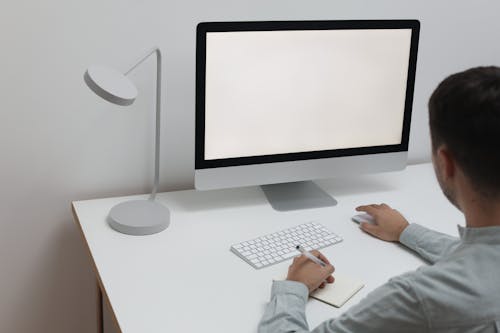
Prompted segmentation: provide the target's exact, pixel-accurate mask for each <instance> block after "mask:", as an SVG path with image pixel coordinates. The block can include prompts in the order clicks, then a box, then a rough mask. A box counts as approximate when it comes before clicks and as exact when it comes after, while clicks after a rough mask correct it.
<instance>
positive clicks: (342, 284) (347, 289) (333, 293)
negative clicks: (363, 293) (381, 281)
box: [311, 274, 365, 308]
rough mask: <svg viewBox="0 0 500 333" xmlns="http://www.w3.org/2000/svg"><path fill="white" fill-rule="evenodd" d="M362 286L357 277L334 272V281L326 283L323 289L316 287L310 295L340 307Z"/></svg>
mask: <svg viewBox="0 0 500 333" xmlns="http://www.w3.org/2000/svg"><path fill="white" fill-rule="evenodd" d="M364 286H365V284H364V283H363V282H362V281H360V280H358V279H354V278H351V277H347V276H342V275H338V274H335V282H334V283H327V284H326V285H325V288H323V289H319V288H318V289H317V290H315V291H314V292H313V293H312V294H311V297H312V298H314V299H317V300H318V301H322V302H325V303H327V304H330V305H333V306H334V307H336V308H340V307H341V306H342V305H344V304H345V302H347V301H348V300H349V299H350V298H351V297H352V296H354V295H355V294H356V293H357V292H358V291H360V290H361V288H363V287H364Z"/></svg>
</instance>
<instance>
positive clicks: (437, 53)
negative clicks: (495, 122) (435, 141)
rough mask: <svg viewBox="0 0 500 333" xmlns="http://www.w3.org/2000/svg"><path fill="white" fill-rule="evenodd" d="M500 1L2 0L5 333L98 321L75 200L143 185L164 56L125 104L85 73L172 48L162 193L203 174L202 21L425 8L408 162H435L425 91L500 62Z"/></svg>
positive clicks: (389, 13)
mask: <svg viewBox="0 0 500 333" xmlns="http://www.w3.org/2000/svg"><path fill="white" fill-rule="evenodd" d="M499 12H500V2H498V1H494V0H491V1H487V0H476V1H465V0H459V1H458V0H441V1H430V0H427V1H414V0H413V1H409V0H378V1H376V0H365V1H362V0H345V1H340V0H316V1H307V0H301V1H299V0H248V1H242V0H239V1H238V0H211V1H206V0H204V1H202V0H197V1H195V0H182V1H172V0H170V1H165V0H164V1H160V0H149V1H148V0H147V1H139V0H121V1H118V0H108V1H95V0H87V1H62V0H46V1H26V0H18V1H13V0H11V1H9V0H3V1H2V2H1V3H0V45H1V52H0V66H1V71H0V184H1V187H0V265H1V266H0V267H1V269H0V331H1V332H52V333H56V332H92V331H94V319H95V312H94V305H95V303H94V299H93V297H94V290H93V288H94V284H93V283H94V280H93V273H92V270H91V266H90V263H89V260H88V258H87V253H86V252H85V248H84V246H83V243H82V240H81V238H80V235H79V233H78V231H77V228H76V227H75V224H74V222H73V221H72V217H71V213H70V202H71V201H72V200H79V199H85V198H95V197H103V196H113V195H119V194H132V193H139V192H146V191H147V190H148V189H149V186H150V180H151V178H152V165H153V164H152V158H151V157H152V156H151V153H152V151H151V149H150V147H152V142H153V141H152V135H151V133H152V130H153V122H152V121H153V106H154V98H153V97H154V95H153V91H154V89H153V82H154V81H153V75H154V61H148V63H147V65H145V66H142V67H140V68H138V69H137V70H136V71H135V72H134V73H133V74H132V78H133V79H134V80H135V81H136V83H137V85H138V87H139V89H140V93H141V95H140V97H139V98H138V100H137V101H136V103H135V104H134V105H133V106H131V107H128V108H121V107H117V106H113V105H111V104H108V103H106V102H104V101H101V100H99V99H98V98H97V97H96V96H94V95H93V94H92V93H91V92H90V91H89V90H88V89H87V88H86V87H85V86H84V83H83V80H82V75H83V72H84V70H85V68H86V67H87V65H89V64H92V63H103V64H114V65H116V66H118V67H120V66H125V65H127V64H128V63H129V62H130V61H131V60H133V59H135V57H137V56H139V55H140V53H141V52H142V51H144V50H146V49H148V48H149V47H150V46H152V45H155V44H156V45H159V46H160V47H161V48H162V49H163V50H164V53H165V60H166V62H165V67H164V75H165V78H166V90H165V91H166V97H165V102H166V108H165V117H164V118H163V124H162V125H163V131H164V132H163V133H164V134H163V138H162V139H163V140H162V141H163V143H162V145H163V151H162V153H163V156H162V172H161V175H162V189H163V190H167V189H178V188H189V187H191V186H192V175H193V164H194V163H193V130H194V96H195V93H194V74H195V67H194V64H195V54H194V50H195V25H196V23H197V22H199V21H202V20H278V19H280V20H287V19H301V20H302V19H304V20H305V19H357V18H360V19H361V18H365V19H377V18H418V19H420V20H421V23H422V30H421V43H420V52H419V60H418V71H417V79H416V90H415V103H414V116H413V125H412V132H411V145H410V158H411V160H412V161H413V162H415V161H425V160H428V159H429V148H428V146H429V140H428V133H427V116H426V101H427V99H428V96H429V94H430V93H431V91H432V89H433V88H434V87H435V86H436V84H437V83H438V82H439V81H440V80H441V79H442V78H443V77H444V76H445V75H446V74H448V73H451V72H455V71H458V70H461V69H465V68H467V67H470V66H475V65H482V64H494V63H496V64H498V61H499V60H498V59H500V44H499V43H498V42H497V40H498V31H500V20H498V19H497V13H499Z"/></svg>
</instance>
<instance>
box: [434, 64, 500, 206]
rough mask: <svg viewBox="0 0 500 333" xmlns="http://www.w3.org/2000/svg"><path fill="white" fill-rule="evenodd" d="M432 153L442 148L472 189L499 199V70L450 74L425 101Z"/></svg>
mask: <svg viewBox="0 0 500 333" xmlns="http://www.w3.org/2000/svg"><path fill="white" fill-rule="evenodd" d="M429 125H430V131H431V138H432V147H433V151H435V150H436V148H438V147H439V146H440V145H442V144H445V145H446V146H447V147H448V149H449V150H450V152H451V153H452V155H453V157H454V159H455V160H456V162H457V164H458V165H459V166H460V167H461V169H462V170H463V172H464V174H465V175H466V176H467V177H468V178H469V180H470V181H471V183H472V185H473V186H474V187H475V189H476V190H477V191H478V192H479V193H481V194H483V195H484V196H488V197H498V196H500V68H499V67H493V66H491V67H476V68H471V69H468V70H466V71H463V72H460V73H457V74H453V75H451V76H449V77H447V78H446V79H445V80H444V81H443V82H441V83H440V84H439V86H438V87H437V88H436V90H435V91H434V93H433V94H432V96H431V98H430V100H429Z"/></svg>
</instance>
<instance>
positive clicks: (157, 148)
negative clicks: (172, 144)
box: [125, 47, 161, 201]
mask: <svg viewBox="0 0 500 333" xmlns="http://www.w3.org/2000/svg"><path fill="white" fill-rule="evenodd" d="M153 53H156V128H155V170H154V172H155V174H154V183H153V190H152V191H151V195H150V197H149V200H152V201H153V200H155V198H156V193H157V192H158V184H159V182H160V118H161V51H160V48H158V47H154V48H152V49H151V50H150V51H148V52H147V53H146V55H145V56H143V57H142V58H139V60H138V61H137V62H135V64H134V65H132V66H130V69H129V70H127V71H126V72H125V75H127V74H129V73H130V72H131V71H133V70H134V69H135V68H136V67H137V66H139V65H140V64H142V63H143V62H144V60H146V59H147V58H149V56H150V55H152V54H153Z"/></svg>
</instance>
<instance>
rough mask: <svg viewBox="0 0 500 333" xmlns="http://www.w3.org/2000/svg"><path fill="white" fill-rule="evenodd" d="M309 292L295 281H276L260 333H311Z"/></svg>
mask: <svg viewBox="0 0 500 333" xmlns="http://www.w3.org/2000/svg"><path fill="white" fill-rule="evenodd" d="M308 298H309V290H308V289H307V287H306V286H305V284H303V283H300V282H295V281H274V282H273V286H272V288H271V301H270V302H269V303H268V304H267V306H266V310H265V312H264V316H263V317H262V319H261V321H260V323H259V330H258V331H259V333H279V332H309V326H308V325H307V320H306V314H305V310H306V303H307V299H308Z"/></svg>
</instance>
